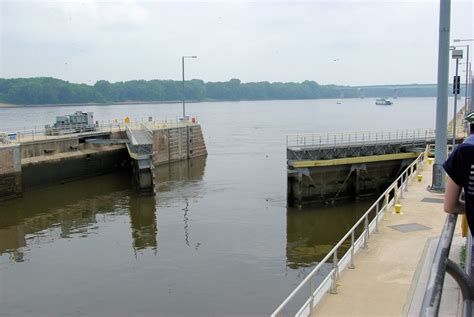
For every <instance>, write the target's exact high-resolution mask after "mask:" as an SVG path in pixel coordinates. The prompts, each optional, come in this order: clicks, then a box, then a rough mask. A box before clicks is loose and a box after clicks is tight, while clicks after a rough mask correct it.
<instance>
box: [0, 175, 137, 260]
mask: <svg viewBox="0 0 474 317" xmlns="http://www.w3.org/2000/svg"><path fill="white" fill-rule="evenodd" d="M129 196H130V182H129V176H128V174H127V173H117V174H113V175H106V176H100V177H96V178H91V179H87V180H82V181H76V182H71V183H67V184H64V185H59V186H51V187H47V188H43V189H39V190H35V191H32V192H26V193H25V194H24V196H23V197H22V198H18V199H14V200H10V201H5V202H2V203H0V255H2V254H3V253H9V254H10V259H11V260H12V261H16V262H20V261H22V260H23V258H24V254H23V250H22V247H25V246H27V245H28V244H42V243H48V242H51V241H53V240H55V239H59V238H71V237H72V236H75V235H78V236H87V235H88V234H89V233H90V232H92V231H94V230H95V229H96V228H97V218H96V217H97V215H98V214H106V213H116V214H124V213H126V212H127V211H128V208H127V205H128V200H129Z"/></svg>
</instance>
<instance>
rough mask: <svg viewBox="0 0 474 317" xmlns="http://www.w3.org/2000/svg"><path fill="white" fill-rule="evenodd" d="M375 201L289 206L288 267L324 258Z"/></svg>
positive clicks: (295, 267)
mask: <svg viewBox="0 0 474 317" xmlns="http://www.w3.org/2000/svg"><path fill="white" fill-rule="evenodd" d="M371 203H372V201H359V202H350V203H343V204H342V203H341V204H337V205H335V206H317V207H314V206H305V207H303V208H301V209H298V208H288V210H287V224H286V233H287V245H286V257H287V263H288V267H290V268H292V269H297V268H301V267H308V266H313V265H315V264H316V263H317V262H319V261H321V260H322V259H323V258H324V256H326V255H327V254H328V252H329V251H331V249H332V248H333V247H334V245H335V244H336V243H337V242H338V241H339V240H340V239H341V238H342V237H343V236H344V235H345V234H346V233H347V231H348V230H349V229H350V228H351V227H352V226H353V225H354V224H355V222H356V221H357V220H358V219H359V218H360V217H361V216H362V215H363V214H364V212H365V211H366V210H367V208H368V207H370V204H371Z"/></svg>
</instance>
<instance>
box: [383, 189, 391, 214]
mask: <svg viewBox="0 0 474 317" xmlns="http://www.w3.org/2000/svg"><path fill="white" fill-rule="evenodd" d="M389 203H390V195H389V193H388V191H387V192H386V193H385V213H384V218H385V219H386V218H387V216H388V205H389Z"/></svg>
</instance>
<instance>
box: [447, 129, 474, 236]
mask: <svg viewBox="0 0 474 317" xmlns="http://www.w3.org/2000/svg"><path fill="white" fill-rule="evenodd" d="M443 168H444V170H445V171H446V173H447V174H448V177H447V180H446V190H445V193H444V211H446V212H447V213H465V214H466V218H467V223H468V225H469V229H470V231H471V234H473V233H474V122H470V135H469V137H467V138H466V140H464V142H463V143H462V144H460V145H458V146H457V147H456V148H455V149H454V150H453V152H452V153H451V155H450V156H449V157H448V159H447V160H446V162H444V164H443ZM462 189H464V196H465V201H464V202H463V201H461V200H460V199H459V197H460V195H461V190H462Z"/></svg>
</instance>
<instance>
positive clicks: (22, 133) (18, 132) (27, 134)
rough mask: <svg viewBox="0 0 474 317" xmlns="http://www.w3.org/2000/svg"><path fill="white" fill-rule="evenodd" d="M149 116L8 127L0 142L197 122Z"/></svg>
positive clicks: (164, 126) (195, 119)
mask: <svg viewBox="0 0 474 317" xmlns="http://www.w3.org/2000/svg"><path fill="white" fill-rule="evenodd" d="M149 120H150V118H147V119H146V120H145V118H142V119H141V120H140V119H138V120H134V121H131V122H128V123H127V122H126V121H125V120H109V121H101V122H99V123H98V124H96V125H95V126H94V127H84V126H83V125H76V126H75V125H71V126H69V127H68V128H67V129H64V128H53V127H51V128H44V127H41V128H37V127H33V128H26V127H23V128H17V129H13V128H12V129H8V130H6V131H2V132H0V144H10V143H18V142H22V141H35V140H43V139H50V138H57V137H58V136H68V135H72V134H79V133H81V134H83V133H97V132H104V133H105V132H117V131H125V129H126V125H128V126H130V127H136V128H140V127H143V126H144V127H146V128H147V129H149V130H153V129H165V128H178V127H183V126H188V125H194V124H197V122H198V121H197V118H192V119H191V120H176V121H173V120H160V121H149Z"/></svg>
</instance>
